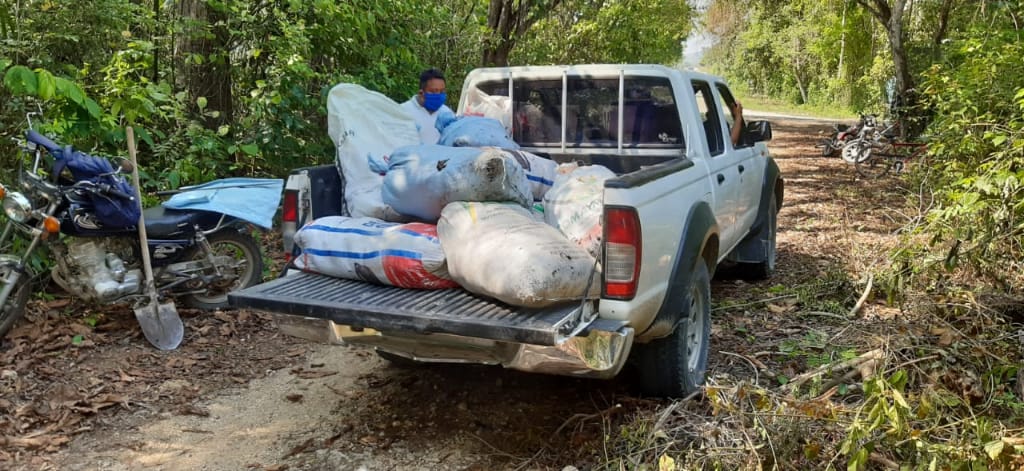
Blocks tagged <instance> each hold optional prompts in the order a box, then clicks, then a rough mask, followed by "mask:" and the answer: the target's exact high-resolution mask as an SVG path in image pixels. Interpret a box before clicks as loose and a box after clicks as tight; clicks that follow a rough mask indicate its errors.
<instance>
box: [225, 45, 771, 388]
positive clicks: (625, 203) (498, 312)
mask: <svg viewBox="0 0 1024 471" xmlns="http://www.w3.org/2000/svg"><path fill="white" fill-rule="evenodd" d="M734 103H735V99H734V98H733V96H732V94H731V92H730V91H729V88H728V86H727V85H726V83H725V82H724V81H723V80H722V79H720V78H718V77H714V76H711V75H706V74H701V73H696V72H689V71H682V70H677V69H672V68H667V67H663V66H657V65H578V66H543V67H502V68H484V69H477V70H474V71H473V72H471V73H470V74H469V75H468V76H467V78H466V80H465V83H464V87H463V90H462V94H461V100H460V103H459V106H458V108H457V111H458V112H459V113H460V114H485V115H487V116H490V117H494V118H496V119H499V120H500V121H501V122H503V123H504V124H505V125H506V128H507V129H508V130H509V131H510V135H511V136H512V137H513V140H515V141H516V142H517V143H518V144H520V145H521V146H522V148H523V150H526V151H528V152H532V153H535V154H537V155H540V156H543V157H546V158H549V159H552V160H555V161H557V162H577V163H580V164H582V165H603V166H605V167H607V168H609V169H610V170H612V171H613V172H615V174H616V177H615V178H612V179H609V180H606V181H605V183H604V194H603V201H602V210H603V218H602V225H603V242H602V250H601V254H600V257H599V262H600V266H601V270H600V272H595V273H594V274H593V276H592V277H591V282H592V283H599V284H600V288H601V289H600V293H601V294H600V296H599V297H598V298H596V299H584V300H580V301H576V302H569V303H565V304H559V305H556V306H551V307H546V308H539V309H528V308H521V307H515V306H509V305H506V304H503V303H501V302H498V301H496V300H493V299H489V298H485V297H482V296H477V295H473V294H471V293H469V292H467V291H464V290H461V289H449V290H440V291H422V290H409V289H401V288H395V287H389V286H380V285H371V284H368V283H364V282H361V281H355V280H343V279H337V278H331V277H327V276H323V275H318V274H314V273H304V272H298V271H295V270H289V271H288V273H287V274H285V275H284V276H282V277H281V278H279V279H277V280H273V281H270V282H267V283H264V284H262V285H258V286H255V287H252V288H249V289H246V290H243V291H240V292H237V293H234V294H232V295H231V302H232V304H233V305H235V306H238V307H247V308H254V309H261V310H265V311H269V312H274V313H278V314H281V315H282V316H281V317H282V318H283V319H284V321H283V322H282V325H283V326H284V328H285V329H287V331H288V332H290V333H292V334H295V335H299V336H302V337H306V338H313V339H317V340H323V341H329V342H335V343H346V344H353V345H362V346H366V347H369V348H373V349H375V350H377V351H378V352H379V353H381V355H382V356H384V357H385V358H389V359H393V360H397V359H404V360H414V361H424V362H460V363H463V362H464V363H485V364H496V365H503V366H504V367H508V368H514V369H519V370H524V371H532V372H541V373H553V374H563V375H573V376H585V377H598V378H609V377H612V376H615V375H616V374H618V373H619V371H620V370H621V369H622V367H623V365H624V364H625V362H626V360H627V358H629V357H631V356H632V357H633V358H634V360H635V363H636V366H637V367H638V370H639V372H640V375H639V377H640V381H641V382H642V384H641V385H640V387H641V389H642V390H643V391H644V392H645V393H648V394H651V395H661V396H684V395H687V394H689V393H691V392H693V391H694V390H696V389H697V388H699V387H700V385H701V384H702V383H703V381H704V373H705V370H706V365H707V355H708V346H709V343H710V338H709V337H710V327H711V293H710V279H711V277H712V276H713V275H714V273H715V270H716V268H717V267H718V266H719V264H720V263H729V264H734V265H738V266H739V268H740V270H741V271H743V272H745V273H746V274H748V275H749V276H751V277H760V278H763V277H767V276H770V275H771V273H772V271H773V269H774V265H775V233H776V221H777V220H776V214H777V212H778V210H779V208H780V207H781V204H782V196H783V187H784V184H783V179H782V177H781V175H780V174H779V169H778V166H777V165H776V164H775V163H774V161H773V159H772V158H771V156H770V155H769V153H768V149H767V147H766V145H765V142H766V141H768V140H769V139H770V138H771V126H770V124H769V123H767V122H763V121H754V122H749V123H744V124H743V129H742V132H741V133H740V138H739V139H738V140H737V141H736V142H733V140H732V139H731V138H730V132H731V130H732V128H733V126H734V125H735V123H733V119H734V117H733V116H732V113H731V111H730V110H731V109H732V105H733V104H734ZM482 110H483V111H482ZM343 186H344V175H341V174H340V173H339V172H338V170H337V169H336V168H335V167H334V166H320V167H311V168H303V169H298V170H295V171H294V172H293V173H292V174H291V176H290V177H289V179H288V183H287V185H286V190H285V198H284V201H285V207H284V213H283V214H284V218H283V219H284V224H283V231H284V240H285V251H286V253H290V252H291V251H292V246H291V244H292V242H291V236H292V235H293V234H294V232H295V230H297V228H298V227H301V225H302V224H304V223H308V222H309V221H312V220H313V219H316V218H319V217H323V216H328V215H338V214H344V211H345V209H344V208H345V205H344V201H343V197H342V194H343V192H342V188H343Z"/></svg>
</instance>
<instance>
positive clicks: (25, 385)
mask: <svg viewBox="0 0 1024 471" xmlns="http://www.w3.org/2000/svg"><path fill="white" fill-rule="evenodd" d="M771 120H772V122H773V126H774V133H775V139H774V140H773V141H772V143H771V145H770V147H771V150H772V153H773V154H774V155H775V157H776V159H777V160H778V162H779V165H780V167H781V168H782V172H783V175H784V176H785V178H786V194H785V205H784V207H783V208H782V211H781V214H780V216H779V238H778V248H779V259H778V262H779V263H778V274H777V276H776V277H774V278H773V279H772V280H769V281H765V282H759V283H746V282H743V281H739V280H734V279H722V280H716V281H715V282H714V285H713V287H712V291H713V293H712V294H713V297H714V299H715V301H716V308H715V309H716V310H715V314H714V315H715V317H716V324H715V327H714V330H713V345H712V354H711V367H710V372H709V382H716V383H720V382H728V381H730V380H731V379H735V378H744V379H746V380H748V381H753V382H757V383H759V384H762V385H769V386H770V385H772V384H775V383H774V382H775V381H780V378H779V377H781V376H785V377H792V376H794V375H797V374H799V373H800V372H801V371H804V370H806V369H807V368H808V362H806V361H804V360H805V359H806V358H805V357H806V355H791V354H790V353H792V352H793V351H794V349H804V350H814V349H815V348H816V347H815V345H819V344H821V343H823V342H827V343H829V344H833V345H839V346H842V347H843V348H850V349H856V348H857V347H858V346H860V345H863V344H867V343H870V341H871V339H872V338H873V337H874V336H877V335H880V333H879V332H877V331H874V332H872V331H871V329H865V328H862V327H858V328H854V329H849V328H847V327H846V326H845V324H846V323H844V322H843V321H842V319H843V317H844V316H843V314H844V313H845V312H844V310H846V309H849V307H850V306H851V305H852V304H853V303H854V301H856V299H857V297H858V296H859V295H860V291H861V290H862V289H863V288H862V283H863V281H864V280H862V279H861V274H863V273H866V272H867V271H868V269H870V268H871V267H872V266H873V265H874V264H876V263H878V262H881V261H883V260H884V258H885V251H884V250H880V247H884V246H885V244H887V243H891V240H890V239H891V237H892V236H891V235H890V234H891V232H892V231H893V229H894V228H895V227H899V225H900V224H902V223H903V222H905V220H904V219H903V218H909V217H912V216H910V215H905V214H903V213H898V212H892V211H887V210H885V208H887V207H897V206H899V205H901V204H902V202H903V198H904V196H903V195H902V194H900V193H899V192H898V190H896V187H895V185H891V184H887V183H885V182H865V181H860V180H856V179H855V178H854V171H853V168H852V167H850V166H848V165H846V164H844V163H843V162H842V161H841V160H839V159H836V158H823V157H820V156H819V155H818V153H817V150H816V149H814V148H813V143H814V142H815V140H816V137H817V133H818V131H819V130H821V129H825V128H827V127H828V123H827V122H824V121H814V120H805V119H789V118H780V117H773V118H771ZM814 299H821V300H823V301H822V302H821V303H819V304H818V305H815V304H814V302H813V300H814ZM826 300H827V301H826ZM866 311H867V312H870V313H871V315H876V314H877V315H880V316H881V317H885V315H886V311H885V310H884V309H882V308H881V307H880V306H879V305H877V304H869V306H868V307H867V308H866ZM183 314H184V317H185V322H186V331H187V334H186V339H185V341H184V343H183V345H182V347H181V348H180V349H178V350H176V351H173V352H159V351H156V350H154V349H152V348H151V347H149V346H148V344H146V342H145V340H144V339H143V338H142V337H141V334H140V332H139V330H138V328H137V326H136V325H135V321H134V319H133V317H132V313H131V311H130V310H129V309H111V308H107V310H104V311H100V310H97V309H96V308H95V307H93V308H90V307H87V306H81V305H78V304H75V303H73V302H68V301H67V300H64V299H59V298H57V299H52V300H39V301H35V302H34V303H33V305H32V311H31V314H30V315H29V316H28V318H27V319H26V321H24V322H23V323H22V324H21V325H20V326H18V327H17V328H16V330H15V331H14V332H13V333H12V335H10V336H8V338H7V339H6V340H4V341H3V343H2V344H0V468H3V469H33V470H34V469H69V470H91V469H110V470H135V469H154V470H200V469H204V470H235V469H256V470H260V469H262V470H284V469H292V470H319V469H367V470H392V469H403V470H404V469H408V470H420V469H422V470H439V469H451V470H485V469H562V468H563V467H565V466H568V465H573V466H579V467H581V468H586V465H587V464H588V463H593V462H595V461H600V460H601V459H602V457H604V456H605V455H606V454H607V453H611V451H609V450H606V449H604V448H603V447H602V439H603V436H604V435H605V434H607V433H612V432H611V431H610V430H609V427H612V426H613V425H614V424H615V423H617V421H618V420H619V419H620V418H625V417H629V416H630V415H631V414H633V413H634V412H635V411H639V410H646V409H650V408H651V407H657V406H659V405H663V404H667V402H666V401H660V400H654V399H646V398H642V397H640V396H638V395H637V393H636V392H635V391H634V390H633V389H632V388H631V387H630V384H631V379H632V376H631V373H630V372H629V371H626V372H625V373H624V374H623V375H621V376H620V377H619V378H617V379H615V380H612V381H587V380H578V379H571V378H562V377H552V376H542V375H529V374H522V373H517V372H513V371H505V370H502V369H500V368H492V367H476V366H468V367H467V366H458V365H431V366H423V367H415V368H402V367H399V366H395V365H391V364H389V363H387V362H385V361H382V360H380V359H378V358H377V356H376V355H374V354H373V353H372V352H366V351H362V350H355V349H350V348H346V347H332V346H321V345H315V344H311V343H308V342H305V341H303V340H299V339H294V338H290V337H286V336H283V335H281V334H279V333H278V332H277V331H276V329H275V327H274V322H273V319H272V318H271V317H270V316H268V315H265V314H261V313H257V312H247V311H241V312H222V313H215V314H212V315H211V314H208V313H199V312H190V311H183ZM829 352H834V350H832V349H824V348H819V349H817V350H814V352H812V353H814V354H819V355H820V354H828V353H829ZM752 359H753V360H755V361H757V362H758V363H760V365H759V366H761V367H763V368H760V367H759V368H753V365H754V363H751V360H752ZM768 371H770V372H772V374H773V375H774V376H777V377H770V376H765V372H768ZM757 375H761V376H759V377H756V378H751V376H757ZM776 385H777V384H776ZM697 400H698V401H699V400H700V399H697Z"/></svg>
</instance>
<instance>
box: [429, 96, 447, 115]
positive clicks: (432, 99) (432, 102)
mask: <svg viewBox="0 0 1024 471" xmlns="http://www.w3.org/2000/svg"><path fill="white" fill-rule="evenodd" d="M446 99H448V95H445V93H444V92H441V93H424V94H423V107H424V108H426V109H427V111H429V112H431V113H433V112H435V111H437V110H438V109H440V108H441V106H442V105H444V101H445V100H446Z"/></svg>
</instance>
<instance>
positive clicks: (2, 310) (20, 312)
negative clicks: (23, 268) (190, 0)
mask: <svg viewBox="0 0 1024 471" xmlns="http://www.w3.org/2000/svg"><path fill="white" fill-rule="evenodd" d="M13 269H14V265H11V264H3V265H0V278H7V275H8V273H10V271H11V270H13ZM31 294H32V283H31V281H30V278H29V276H28V275H27V274H22V275H21V277H19V278H18V281H17V283H16V284H15V286H14V289H12V290H11V294H10V295H8V296H7V300H6V301H5V302H4V305H3V306H0V338H2V337H3V336H5V335H7V332H8V331H10V330H11V327H14V323H15V322H18V319H21V318H22V316H24V315H25V304H27V303H28V297H29V295H31Z"/></svg>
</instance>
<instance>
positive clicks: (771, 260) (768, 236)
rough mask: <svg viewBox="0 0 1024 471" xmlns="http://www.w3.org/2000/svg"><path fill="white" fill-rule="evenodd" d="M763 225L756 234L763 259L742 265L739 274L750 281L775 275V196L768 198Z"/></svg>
mask: <svg viewBox="0 0 1024 471" xmlns="http://www.w3.org/2000/svg"><path fill="white" fill-rule="evenodd" d="M765 218H766V219H765V225H764V227H763V228H761V233H760V234H758V239H759V240H761V241H762V242H763V243H764V244H765V254H764V255H765V258H764V260H763V261H760V262H755V263H743V264H741V265H742V268H741V272H742V274H743V277H744V278H747V279H751V280H764V279H767V278H769V277H771V276H772V274H773V273H775V257H776V251H775V240H776V237H777V235H778V234H777V231H778V226H779V220H778V219H779V204H778V202H776V201H775V195H774V194H772V195H770V196H769V197H768V214H767V215H766V216H765Z"/></svg>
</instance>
